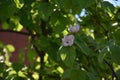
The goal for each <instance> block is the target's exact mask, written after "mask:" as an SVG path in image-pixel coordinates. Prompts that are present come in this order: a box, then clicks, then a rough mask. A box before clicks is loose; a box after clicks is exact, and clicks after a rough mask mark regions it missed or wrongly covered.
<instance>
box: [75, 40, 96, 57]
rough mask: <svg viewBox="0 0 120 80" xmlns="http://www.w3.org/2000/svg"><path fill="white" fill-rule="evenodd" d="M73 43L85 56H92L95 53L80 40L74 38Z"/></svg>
mask: <svg viewBox="0 0 120 80" xmlns="http://www.w3.org/2000/svg"><path fill="white" fill-rule="evenodd" d="M75 44H76V45H77V46H78V47H79V48H80V49H81V51H82V52H83V53H84V54H85V55H87V56H93V55H94V54H95V53H94V51H92V49H90V48H89V47H88V45H87V44H86V43H85V42H84V41H82V40H78V39H76V40H75Z"/></svg>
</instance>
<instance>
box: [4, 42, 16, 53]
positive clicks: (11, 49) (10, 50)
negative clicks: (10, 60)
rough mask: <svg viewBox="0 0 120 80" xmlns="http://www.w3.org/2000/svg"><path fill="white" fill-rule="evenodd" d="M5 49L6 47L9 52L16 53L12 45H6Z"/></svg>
mask: <svg viewBox="0 0 120 80" xmlns="http://www.w3.org/2000/svg"><path fill="white" fill-rule="evenodd" d="M5 47H6V49H7V50H8V51H9V52H14V51H15V48H14V46H13V45H11V44H8V45H6V46H5Z"/></svg>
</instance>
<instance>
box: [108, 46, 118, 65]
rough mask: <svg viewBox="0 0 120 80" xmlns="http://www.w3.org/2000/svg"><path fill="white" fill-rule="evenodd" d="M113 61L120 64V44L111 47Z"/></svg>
mask: <svg viewBox="0 0 120 80" xmlns="http://www.w3.org/2000/svg"><path fill="white" fill-rule="evenodd" d="M110 51H111V58H112V61H113V62H115V63H116V64H120V46H118V45H113V46H111V47H110Z"/></svg>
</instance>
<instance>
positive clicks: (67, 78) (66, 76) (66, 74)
mask: <svg viewBox="0 0 120 80" xmlns="http://www.w3.org/2000/svg"><path fill="white" fill-rule="evenodd" d="M70 73H71V69H67V70H65V71H64V73H63V74H62V77H61V80H70Z"/></svg>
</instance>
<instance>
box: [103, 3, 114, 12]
mask: <svg viewBox="0 0 120 80" xmlns="http://www.w3.org/2000/svg"><path fill="white" fill-rule="evenodd" d="M102 6H103V8H105V9H106V10H107V11H108V12H109V11H111V12H112V13H114V10H115V8H114V6H113V4H111V3H110V2H108V1H104V2H103V3H102Z"/></svg>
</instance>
